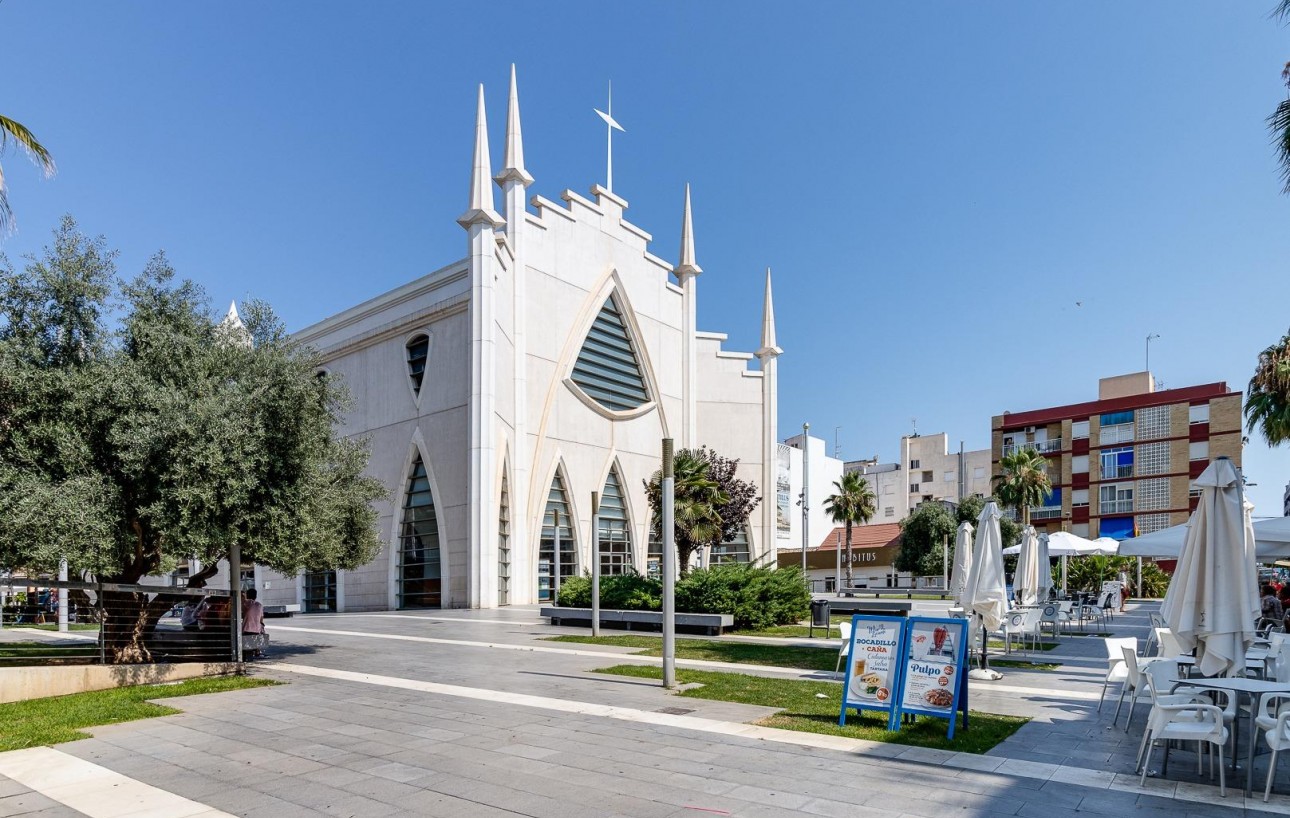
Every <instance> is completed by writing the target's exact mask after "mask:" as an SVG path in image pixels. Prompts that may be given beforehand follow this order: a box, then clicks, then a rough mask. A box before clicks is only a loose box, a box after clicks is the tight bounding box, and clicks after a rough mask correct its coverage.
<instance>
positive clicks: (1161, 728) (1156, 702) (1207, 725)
mask: <svg viewBox="0 0 1290 818" xmlns="http://www.w3.org/2000/svg"><path fill="white" fill-rule="evenodd" d="M1127 659H1128V657H1126V661H1127ZM1169 665H1170V663H1169V662H1153V663H1152V664H1151V666H1149V667H1148V668H1147V672H1148V674H1149V675H1150V676H1151V678H1152V681H1151V682H1150V683H1148V684H1147V688H1148V690H1149V691H1150V692H1151V699H1152V704H1151V715H1150V716H1149V717H1148V719H1147V729H1146V732H1145V733H1143V735H1142V741H1143V743H1144V745H1145V747H1144V749H1145V750H1146V758H1145V759H1142V762H1141V763H1142V778H1141V780H1140V781H1139V782H1138V786H1140V787H1141V786H1146V783H1147V770H1148V768H1149V767H1150V766H1151V754H1152V752H1154V751H1155V743H1156V742H1157V741H1163V742H1165V753H1166V755H1167V754H1168V753H1169V742H1170V741H1194V742H1196V766H1197V772H1200V771H1201V754H1200V751H1201V747H1203V746H1204V745H1205V744H1211V745H1214V748H1217V751H1218V794H1219V795H1220V796H1222V797H1224V798H1226V797H1227V777H1226V776H1225V774H1224V770H1223V766H1224V765H1223V745H1224V744H1226V743H1227V736H1228V731H1227V727H1226V726H1224V724H1223V709H1222V708H1220V707H1218V706H1216V705H1212V704H1201V703H1199V702H1197V701H1195V700H1192V701H1185V702H1177V703H1174V702H1173V700H1174V699H1176V698H1187V695H1186V694H1174V695H1162V694H1160V693H1159V692H1158V688H1163V687H1164V686H1165V685H1166V684H1167V683H1168V679H1170V678H1171V677H1172V676H1173V675H1174V673H1175V670H1174V669H1173V668H1171V667H1170V666H1169ZM1287 746H1288V747H1290V743H1287ZM1214 748H1211V755H1210V760H1209V766H1210V775H1211V776H1212V775H1213V773H1214V757H1213V755H1212V752H1213V749H1214ZM1139 756H1141V752H1140V753H1139Z"/></svg>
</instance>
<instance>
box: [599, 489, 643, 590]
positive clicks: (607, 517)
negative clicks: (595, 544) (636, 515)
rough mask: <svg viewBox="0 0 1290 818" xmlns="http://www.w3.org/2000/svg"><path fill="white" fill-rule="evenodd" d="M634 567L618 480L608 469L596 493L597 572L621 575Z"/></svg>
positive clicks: (623, 502) (627, 522) (625, 506)
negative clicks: (597, 525) (597, 513)
mask: <svg viewBox="0 0 1290 818" xmlns="http://www.w3.org/2000/svg"><path fill="white" fill-rule="evenodd" d="M634 569H635V563H633V562H632V533H631V524H630V522H629V521H628V519H627V502H626V500H625V499H624V497H623V484H622V481H621V480H619V479H618V471H617V470H616V469H610V470H609V476H608V477H607V478H605V489H604V491H602V492H601V493H600V573H601V574H604V575H608V574H625V573H627V572H629V571H632V570H634Z"/></svg>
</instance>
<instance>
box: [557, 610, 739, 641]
mask: <svg viewBox="0 0 1290 818" xmlns="http://www.w3.org/2000/svg"><path fill="white" fill-rule="evenodd" d="M539 615H540V616H543V617H545V618H547V619H550V620H551V624H552V625H571V626H574V627H585V628H589V627H591V609H590V608H542V610H541V611H539ZM675 621H676V629H677V630H678V631H682V632H686V633H694V632H698V633H706V634H708V635H710V636H720V635H721V632H722V631H724V630H727V629H729V628H733V627H734V626H735V618H734V617H733V616H731V615H730V614H706V613H678V614H676V615H675ZM600 626H601V627H602V628H614V629H618V630H629V631H631V630H648V631H661V630H663V614H662V612H661V611H615V610H609V609H601V611H600Z"/></svg>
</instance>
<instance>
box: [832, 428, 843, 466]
mask: <svg viewBox="0 0 1290 818" xmlns="http://www.w3.org/2000/svg"><path fill="white" fill-rule="evenodd" d="M840 431H842V427H841V426H834V427H833V459H834V460H841V459H842V444H841V443H840V442H839V440H838V432H840Z"/></svg>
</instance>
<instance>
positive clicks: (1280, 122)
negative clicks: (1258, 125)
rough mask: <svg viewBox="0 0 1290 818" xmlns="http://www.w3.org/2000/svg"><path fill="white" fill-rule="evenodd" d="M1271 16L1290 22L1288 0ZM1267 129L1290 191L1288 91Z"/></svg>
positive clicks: (1289, 80) (1288, 79) (1286, 73)
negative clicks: (1270, 133)
mask: <svg viewBox="0 0 1290 818" xmlns="http://www.w3.org/2000/svg"><path fill="white" fill-rule="evenodd" d="M1272 16H1274V17H1279V18H1280V19H1282V20H1285V21H1287V22H1290V0H1281V2H1280V3H1278V4H1277V7H1276V10H1275V11H1273V12H1272ZM1281 79H1283V80H1285V83H1286V89H1287V92H1290V62H1288V63H1286V67H1285V69H1284V70H1282V72H1281ZM1268 130H1269V131H1271V132H1272V144H1273V145H1274V146H1276V152H1277V164H1279V165H1280V166H1281V178H1282V179H1283V180H1285V189H1284V192H1285V193H1290V93H1287V95H1286V98H1285V99H1283V100H1281V104H1280V105H1278V106H1277V109H1276V110H1275V111H1273V112H1272V116H1270V117H1268Z"/></svg>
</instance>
